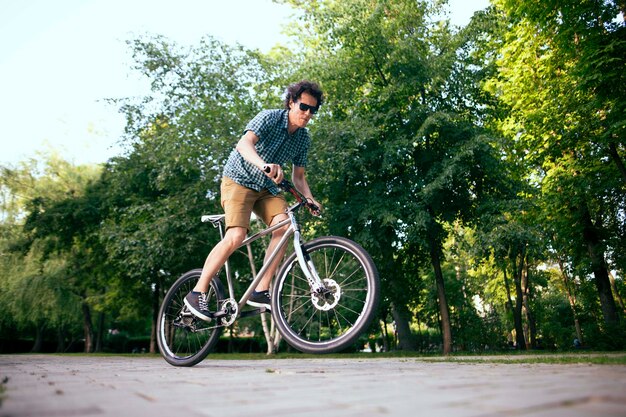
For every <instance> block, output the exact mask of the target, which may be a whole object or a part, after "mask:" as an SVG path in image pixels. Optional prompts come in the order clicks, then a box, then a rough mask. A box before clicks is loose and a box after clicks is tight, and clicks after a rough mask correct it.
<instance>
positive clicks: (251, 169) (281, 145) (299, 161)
mask: <svg viewBox="0 0 626 417" xmlns="http://www.w3.org/2000/svg"><path fill="white" fill-rule="evenodd" d="M287 126H288V111H287V110H286V109H285V110H263V111H262V112H260V113H259V114H257V115H256V116H255V117H254V119H252V120H251V121H250V122H249V123H248V125H247V126H246V128H245V130H244V133H245V132H247V131H249V130H250V131H252V132H254V133H255V134H256V135H257V136H258V138H259V141H258V142H257V143H256V145H255V148H256V151H257V153H258V154H259V156H260V157H261V158H263V160H264V161H265V163H267V164H278V165H281V166H283V165H284V164H286V163H288V162H292V163H293V165H296V166H299V167H306V164H307V155H308V151H309V145H310V143H311V138H310V136H309V132H308V131H307V130H306V129H303V128H302V129H298V130H296V131H295V132H294V134H293V135H290V134H289V133H288V131H287ZM224 176H225V177H228V178H230V179H232V180H233V181H235V182H236V183H238V184H240V185H243V186H244V187H248V188H251V189H253V190H256V191H262V190H263V189H268V190H269V191H270V192H271V193H272V194H274V195H276V194H278V193H279V192H280V190H279V188H278V187H277V186H276V184H274V182H273V181H272V180H270V179H269V177H268V176H267V175H265V174H264V173H263V172H262V171H261V170H260V169H259V168H257V167H256V166H254V165H252V164H251V163H249V162H248V161H246V160H245V159H243V157H242V156H241V154H240V153H239V151H237V149H233V151H232V152H231V153H230V156H229V157H228V160H227V161H226V165H225V166H224Z"/></svg>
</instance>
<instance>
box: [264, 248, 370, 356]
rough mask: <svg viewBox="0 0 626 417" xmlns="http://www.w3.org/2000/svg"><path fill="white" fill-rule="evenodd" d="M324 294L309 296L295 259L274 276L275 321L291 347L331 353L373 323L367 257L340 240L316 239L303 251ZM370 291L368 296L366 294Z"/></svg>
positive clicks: (358, 249) (289, 261)
mask: <svg viewBox="0 0 626 417" xmlns="http://www.w3.org/2000/svg"><path fill="white" fill-rule="evenodd" d="M304 249H305V250H306V252H307V254H308V255H309V257H310V259H311V261H312V262H313V265H315V267H316V270H317V271H318V273H319V274H320V279H321V280H322V283H323V284H324V285H325V290H326V291H322V292H319V293H315V294H312V293H311V291H312V290H311V288H309V284H308V281H306V280H305V278H304V275H305V274H304V273H303V272H302V270H301V269H300V264H299V263H298V262H297V260H296V259H295V255H292V256H291V258H289V259H288V260H287V261H286V262H285V264H284V266H283V268H282V269H281V270H280V271H279V275H278V281H279V282H278V285H277V286H276V287H275V288H276V291H275V300H276V302H277V306H278V308H277V309H276V314H277V316H276V317H275V319H276V320H277V321H276V323H277V325H278V328H279V330H280V331H281V333H282V334H283V336H284V338H285V340H287V341H288V342H289V343H290V344H292V345H293V346H294V347H296V348H298V349H300V350H302V351H305V352H330V351H335V350H339V349H341V348H342V347H347V346H348V345H349V344H350V343H352V342H353V341H354V340H356V338H357V337H358V336H359V334H360V333H361V332H362V331H363V330H364V329H365V327H366V326H367V325H368V324H369V322H370V321H371V319H372V316H373V314H374V312H375V306H376V304H377V302H378V296H377V294H376V292H377V291H378V289H377V286H378V275H377V273H376V269H375V266H373V264H372V263H371V259H370V258H369V256H368V255H367V254H366V253H365V252H364V251H363V249H362V248H360V247H359V246H358V245H356V244H354V242H351V241H349V240H347V239H344V238H338V237H328V238H320V239H316V240H314V241H312V242H311V243H310V244H307V245H305V248H304ZM370 292H373V293H374V294H373V295H370Z"/></svg>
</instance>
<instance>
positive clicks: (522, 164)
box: [0, 0, 626, 353]
mask: <svg viewBox="0 0 626 417" xmlns="http://www.w3.org/2000/svg"><path fill="white" fill-rule="evenodd" d="M69 3H72V4H75V5H80V8H78V9H76V10H82V11H83V12H84V11H85V10H86V9H87V10H90V11H91V12H92V13H93V16H94V17H98V16H99V17H104V16H110V15H111V14H113V16H111V17H110V18H108V19H100V20H98V19H95V20H94V22H95V21H97V22H105V24H106V23H107V22H114V21H117V20H121V21H124V19H125V18H128V15H132V13H130V10H127V11H128V12H129V13H127V14H125V13H124V12H125V9H124V7H131V8H132V6H122V5H119V7H117V6H116V7H114V8H113V11H112V10H111V8H106V7H104V8H103V5H102V3H100V2H69ZM69 3H68V4H69ZM209 3H210V2H209ZM234 3H236V2H234ZM244 3H245V2H244ZM254 3H255V4H257V3H256V2H254ZM260 3H261V4H262V6H261V7H268V8H269V7H278V8H277V9H275V10H280V11H281V13H284V14H281V15H280V18H281V19H284V20H285V24H284V26H283V27H282V29H283V30H284V32H285V33H284V36H285V38H284V39H285V40H284V42H283V43H276V44H273V45H272V46H271V47H267V46H266V45H264V46H261V45H260V44H259V45H252V46H244V45H242V44H239V43H238V41H235V42H232V41H229V40H224V39H220V38H218V37H215V36H212V35H211V34H210V29H209V28H206V34H205V35H203V36H201V37H199V38H197V39H193V40H191V41H190V40H186V41H185V42H183V43H179V42H176V41H174V40H172V39H170V38H168V37H167V36H166V35H164V34H162V33H150V32H148V33H141V34H133V35H132V36H128V37H126V38H125V39H124V41H123V42H122V43H123V44H124V45H125V48H126V51H128V61H127V63H126V64H125V65H122V66H121V67H120V66H116V65H111V63H110V62H108V61H107V62H102V63H101V65H100V66H101V67H103V68H105V69H106V71H107V73H111V74H113V73H115V72H118V71H123V72H124V73H125V74H126V75H127V77H128V78H129V83H130V84H131V85H133V86H135V87H136V88H137V90H135V91H134V92H133V93H131V94H128V93H127V92H124V90H116V88H117V87H116V86H117V84H116V83H113V84H111V83H110V79H109V78H108V77H106V75H105V76H102V75H100V76H97V77H88V76H87V77H85V78H79V79H77V80H79V81H80V82H77V83H73V82H72V80H70V81H67V80H65V81H63V80H64V79H63V77H61V74H64V73H65V72H67V73H74V72H73V71H72V69H73V66H72V65H71V64H70V61H68V60H67V59H66V56H64V54H63V53H61V52H62V51H63V49H62V48H61V47H60V46H59V44H55V43H52V44H51V47H50V48H49V49H48V50H46V51H44V52H45V53H43V52H42V54H41V56H34V57H33V56H24V54H23V53H22V52H20V50H17V49H11V47H12V45H14V44H13V42H7V40H6V39H11V38H7V37H3V38H4V39H5V40H4V41H3V47H4V45H9V49H8V52H9V53H7V54H3V55H4V57H3V61H2V62H1V64H2V67H1V68H2V77H1V78H2V86H3V90H5V88H4V87H7V88H6V90H7V91H11V92H13V93H14V95H11V96H10V97H17V98H15V99H14V100H9V99H5V98H3V106H6V108H3V111H2V113H3V117H7V115H8V118H7V119H5V120H4V121H3V133H2V135H3V140H2V143H3V149H6V152H5V151H4V150H3V158H2V167H1V172H0V175H1V176H0V202H1V209H0V210H1V211H0V220H1V222H2V223H1V229H0V233H1V235H0V311H1V312H2V314H1V316H0V351H2V352H12V351H24V350H26V351H28V350H32V351H60V352H63V351H76V350H82V351H86V352H94V351H116V352H127V351H133V350H135V351H141V350H144V349H145V350H146V351H151V352H153V351H155V349H156V344H155V339H154V332H155V323H156V314H157V311H158V306H159V304H160V301H161V299H162V297H163V294H164V292H165V291H166V290H167V288H168V286H169V285H170V284H171V283H172V282H173V281H174V280H175V279H176V278H177V277H178V276H179V275H180V274H181V273H183V272H184V271H186V270H188V269H191V268H194V267H198V266H199V265H201V264H202V262H203V260H204V257H205V256H206V253H207V252H208V250H209V249H210V248H211V247H212V246H213V245H214V244H215V241H216V235H217V233H216V232H215V231H214V230H210V228H209V227H206V226H205V227H203V226H202V225H201V224H200V223H199V218H200V215H202V214H206V213H219V212H220V211H221V208H220V205H219V199H218V198H217V190H218V189H219V186H218V184H219V180H220V172H221V166H222V163H223V161H224V159H225V157H226V156H227V155H228V153H229V152H230V150H231V149H232V147H233V145H234V143H235V142H236V140H237V139H238V137H239V135H240V134H241V131H242V128H243V127H244V126H245V123H246V122H247V120H249V119H250V118H251V117H252V116H254V115H255V114H256V112H258V111H259V110H260V109H263V108H267V107H280V106H281V99H282V97H281V95H282V92H283V89H284V87H285V86H286V85H287V84H289V83H291V82H293V81H296V80H299V79H302V78H310V79H313V80H316V81H318V82H319V83H320V84H321V85H322V87H323V89H324V90H325V92H326V95H327V101H326V103H325V105H324V106H323V108H322V110H321V111H320V113H319V115H318V116H317V117H316V119H315V121H314V122H312V123H311V125H310V131H311V134H312V136H313V138H314V142H313V143H314V145H313V148H312V150H311V152H310V165H309V167H308V172H309V182H310V183H311V184H312V188H313V192H314V195H315V196H316V197H317V198H318V199H320V200H321V202H322V203H323V205H324V207H325V208H326V211H325V213H324V217H323V219H322V220H316V219H314V218H308V219H306V226H305V231H306V233H307V235H308V236H309V237H312V236H315V235H321V234H337V235H342V236H347V237H350V238H352V239H354V240H356V241H357V242H359V243H360V244H361V245H363V246H364V247H365V248H366V249H367V250H368V251H369V252H370V254H371V255H372V256H373V258H374V260H375V263H376V264H377V266H378V269H379V272H380V276H381V280H382V283H383V301H382V303H381V306H380V310H379V312H378V320H376V321H375V323H374V325H373V326H372V328H371V329H370V331H369V332H368V334H365V335H364V336H363V338H362V339H361V340H360V341H359V343H358V345H355V347H354V350H361V349H364V348H366V347H367V348H368V349H372V350H379V351H380V350H384V351H390V350H405V351H406V350H416V351H422V352H443V353H450V352H453V351H471V352H483V351H500V350H507V349H518V350H527V349H553V350H564V349H571V348H574V347H575V346H574V345H576V347H577V348H589V349H600V350H615V349H623V348H624V346H625V344H626V325H625V324H624V313H625V312H626V308H625V306H624V301H623V298H622V294H624V291H625V289H624V282H623V273H624V270H625V267H626V258H625V254H626V250H625V249H626V248H625V246H626V239H625V232H626V230H625V229H626V222H625V215H626V213H625V208H626V201H625V197H626V169H625V167H624V162H623V159H624V154H625V152H626V149H625V145H624V144H625V143H626V141H625V131H626V123H625V115H626V111H625V108H624V103H625V93H626V91H625V90H626V82H625V81H626V80H624V77H625V75H624V74H626V72H625V71H624V70H625V69H626V68H625V67H626V62H625V57H624V54H623V50H624V46H626V36H625V33H626V28H625V24H624V8H625V6H624V4H623V2H619V1H617V2H616V1H606V2H598V1H590V0H585V1H582V2H581V1H571V0H570V1H566V2H556V1H545V2H541V3H537V2H534V1H531V0H522V1H511V0H494V1H493V2H492V3H491V4H489V5H488V4H485V5H484V6H485V7H484V8H482V7H481V8H478V10H477V11H476V13H475V14H473V16H472V17H471V19H470V20H469V21H467V22H466V23H463V24H453V23H451V21H450V19H449V16H450V6H449V5H448V4H447V3H446V2H445V1H424V2H421V1H407V0H389V1H374V0H352V1H331V0H327V1H308V2H299V1H283V2H277V3H268V2H260ZM130 4H133V3H132V2H131V3H130ZM150 4H151V5H150V6H148V5H145V7H164V5H163V3H158V2H157V3H154V4H152V3H150ZM192 4H193V3H192ZM251 4H252V3H249V4H247V5H250V6H251ZM239 5H240V6H242V3H239ZM35 6H41V7H43V3H38V4H37V3H35ZM35 6H33V7H35ZM45 7H53V6H50V5H47V6H45ZM59 7H67V5H65V6H59ZM169 7H172V6H171V5H170V6H169ZM70 9H71V8H70ZM70 9H66V10H70ZM33 10H34V9H32V8H31V9H29V8H26V9H23V10H21V11H20V13H22V14H24V15H27V16H30V15H29V13H30V12H32V11H33ZM71 10H74V9H71ZM166 10H167V9H166ZM285 10H288V12H285ZM229 13H230V15H231V16H233V15H234V16H238V13H240V14H241V15H242V16H250V14H246V13H245V7H241V9H240V10H233V11H231V12H229ZM146 14H148V15H149V14H150V13H149V12H148V10H146ZM35 15H37V16H39V18H40V19H41V22H44V23H45V22H48V24H49V21H47V20H46V15H45V14H37V13H35ZM170 15H171V19H172V20H174V19H176V18H177V17H178V18H179V19H178V20H179V21H180V20H182V21H184V18H185V17H187V18H189V19H192V17H191V16H194V17H196V18H197V16H198V15H199V16H201V17H202V16H203V15H206V16H207V18H208V16H210V15H211V16H214V17H213V18H215V15H216V14H215V13H214V14H210V13H204V14H203V13H199V11H197V10H196V11H194V10H193V7H191V8H189V9H186V13H185V14H184V17H183V18H180V17H179V15H177V14H176V13H174V12H171V13H170ZM4 16H5V17H4V19H8V17H7V16H10V14H9V15H4ZM69 16H70V17H71V16H74V14H71V13H70V14H69ZM125 16H126V17H125ZM253 16H254V15H253ZM217 17H218V20H219V14H217ZM116 19H117V20H116ZM64 22H67V20H63V21H61V22H59V23H58V25H59V27H65V26H64ZM81 22H83V23H84V24H89V21H87V22H84V21H83V20H81ZM270 22H271V23H270ZM44 23H42V24H44ZM131 23H132V21H131ZM237 23H238V25H237V33H241V32H243V33H253V34H254V36H253V37H252V39H258V38H260V37H261V35H257V33H258V34H263V33H265V31H266V26H268V27H270V28H271V30H275V29H276V27H275V26H276V23H274V22H273V21H269V20H268V22H266V21H265V20H264V19H263V17H262V14H261V12H259V14H258V15H257V16H256V19H252V21H249V20H247V19H241V21H238V22H237ZM91 24H95V23H91ZM111 24H113V23H111ZM14 26H19V25H14ZM3 28H4V29H3V30H8V29H6V28H9V29H10V28H11V24H10V22H9V24H7V23H6V22H5V23H4V24H3ZM267 30H270V29H267ZM44 33H48V32H44ZM52 39H54V38H52ZM59 42H62V39H59ZM15 44H19V40H18V39H16V40H15ZM13 47H14V46H13ZM85 48H86V49H88V48H89V45H88V44H87V45H85ZM261 48H263V49H261ZM86 49H85V50H86ZM71 54H72V56H75V55H76V56H81V51H80V50H76V49H75V50H72V52H71ZM26 58H28V59H26ZM86 60H88V59H87V58H86ZM17 63H20V64H17ZM52 64H54V65H52ZM46 69H54V70H55V71H60V72H59V73H58V76H57V77H56V78H57V79H58V80H59V81H60V82H58V83H55V82H54V78H52V79H50V78H45V79H46V83H45V84H46V85H45V86H42V85H41V84H39V83H38V80H39V79H40V78H43V77H39V76H38V74H40V73H41V72H42V71H43V72H45V71H46ZM33 71H35V72H33ZM79 72H81V73H82V74H85V73H88V72H89V71H87V70H85V71H79ZM22 73H23V74H26V75H29V74H30V77H28V79H29V81H22V82H17V80H18V79H20V78H19V77H18V74H20V75H21V74H22ZM111 78H113V77H111ZM87 85H102V86H103V90H102V93H101V94H102V95H101V97H100V102H99V103H98V106H97V109H95V108H94V109H92V110H93V112H94V113H93V115H92V116H91V117H98V116H96V114H98V113H97V112H99V111H102V107H101V106H103V105H106V106H107V108H108V109H111V108H113V109H115V112H116V118H117V119H115V120H116V121H110V120H112V119H108V117H110V116H108V113H107V116H106V117H104V116H103V119H102V120H100V119H98V120H96V121H95V122H93V123H91V122H90V123H87V125H88V126H87V127H88V129H83V130H80V132H82V133H79V134H78V135H77V133H76V131H74V130H71V129H69V128H68V129H69V130H70V131H71V133H70V134H69V135H71V136H72V137H74V138H76V137H78V138H79V139H78V141H76V142H74V144H73V145H72V150H70V152H69V153H65V154H64V151H67V149H63V148H61V149H60V150H59V149H55V146H54V141H52V145H51V146H50V147H47V146H43V147H41V152H39V153H36V154H34V155H23V153H20V151H19V149H20V148H19V145H20V144H23V143H25V142H27V141H28V140H35V141H36V142H35V143H38V141H39V140H40V137H38V135H41V133H37V132H46V131H48V130H50V129H51V128H52V127H54V125H55V124H56V122H54V121H50V120H49V119H48V118H46V117H45V116H40V113H39V111H41V109H40V108H39V107H38V106H39V103H40V102H41V101H43V100H44V98H45V97H49V96H50V95H51V96H54V97H56V98H57V99H58V102H59V103H61V102H62V99H63V97H65V96H66V95H67V94H68V91H74V90H78V91H80V90H81V89H82V88H83V87H82V86H87ZM37 86H39V88H38V87H37ZM48 86H49V87H50V88H51V89H48V88H46V87H48ZM84 88H86V87H84ZM44 91H48V92H51V94H50V95H45V94H43V92H44ZM120 91H121V92H120ZM126 91H128V90H126ZM54 106H55V104H54V102H49V103H47V107H46V108H45V111H46V112H47V113H54V110H53V109H54ZM89 107H90V106H85V109H83V110H86V111H87V114H90V115H91V114H92V113H91V112H90V109H89ZM5 110H6V111H5ZM74 116H75V115H74V114H73V113H72V114H68V116H67V118H68V119H67V120H73V118H74ZM120 120H121V126H122V127H121V128H119V129H118V128H117V127H116V126H119V123H120ZM109 121H110V123H109ZM65 123H66V121H64V120H61V124H65ZM67 125H68V126H69V122H68V123H67ZM34 127H37V129H43V130H37V129H35V130H33V128H34ZM15 132H29V133H28V137H29V139H25V137H24V136H23V134H21V133H15ZM81 135H82V136H81ZM110 136H113V137H115V141H114V144H111V143H108V141H107V140H103V141H104V142H105V143H106V146H105V147H104V148H98V140H99V139H98V138H100V139H102V138H104V137H107V138H108V137H110ZM84 143H91V144H92V145H93V146H95V147H96V149H98V151H97V152H96V153H97V154H98V155H97V156H90V157H87V155H85V154H86V153H88V152H87V151H86V150H85V149H87V148H81V147H82V146H85V145H84ZM76 144H80V145H78V146H77V148H74V146H75V145H76ZM16 145H17V146H18V147H16ZM112 145H113V146H112ZM12 149H13V150H15V149H18V151H11V150H12ZM81 149H82V150H81ZM103 149H104V150H103ZM10 152H14V154H11V153H10ZM73 153H74V154H73ZM81 155H82V156H83V157H86V158H85V159H81ZM89 159H91V160H89ZM257 250H262V248H257ZM245 264H246V263H245V262H244V261H243V259H242V260H241V261H240V262H239V263H238V264H237V268H238V271H240V276H241V277H242V279H241V281H240V284H241V285H242V286H243V285H246V283H247V281H246V278H245V277H246V272H245V268H246V265H245ZM248 276H249V275H248ZM260 327H261V324H260V321H259V320H258V319H256V320H245V321H242V322H241V323H239V324H238V325H237V326H236V327H233V328H231V329H229V332H227V335H228V337H226V338H225V340H224V341H223V343H222V344H221V345H220V347H219V349H221V350H224V351H235V350H236V351H264V350H266V349H267V344H266V343H265V341H264V333H263V331H262V330H261V328H260ZM574 341H576V344H574ZM279 349H281V350H286V349H288V348H287V347H286V346H284V345H283V346H280V347H279Z"/></svg>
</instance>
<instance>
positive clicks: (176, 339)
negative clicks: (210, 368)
mask: <svg viewBox="0 0 626 417" xmlns="http://www.w3.org/2000/svg"><path fill="white" fill-rule="evenodd" d="M201 272H202V270H201V269H193V270H191V271H189V272H186V273H185V274H183V275H182V276H181V277H180V278H178V280H177V281H176V282H175V283H174V285H172V287H171V288H170V290H169V291H168V292H167V294H166V295H165V298H164V299H163V304H162V305H161V310H160V311H159V322H158V327H157V343H158V345H159V351H160V352H161V355H162V356H163V358H164V359H165V360H166V361H167V362H168V363H169V364H171V365H174V366H193V365H195V364H197V363H198V362H200V361H202V360H203V359H204V358H205V357H206V356H207V355H208V354H209V352H210V351H211V349H212V348H213V347H214V346H215V344H216V343H217V342H218V340H219V337H220V334H221V332H222V327H216V322H215V321H214V320H213V321H210V322H206V321H203V320H201V319H199V318H197V317H196V316H194V315H193V314H191V312H190V311H189V310H188V309H187V306H186V305H185V303H184V299H185V296H186V295H187V294H188V293H189V291H191V290H192V289H193V287H194V286H195V285H196V282H198V279H199V278H200V273H201ZM223 298H224V289H223V287H222V283H221V282H220V280H219V278H217V277H215V278H213V280H211V285H210V286H209V292H208V295H207V305H208V306H209V310H211V311H218V310H219V306H220V302H221V300H222V299H223Z"/></svg>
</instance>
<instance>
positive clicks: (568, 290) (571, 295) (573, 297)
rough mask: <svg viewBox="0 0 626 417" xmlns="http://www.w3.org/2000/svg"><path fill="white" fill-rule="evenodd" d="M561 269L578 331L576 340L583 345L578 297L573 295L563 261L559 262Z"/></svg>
mask: <svg viewBox="0 0 626 417" xmlns="http://www.w3.org/2000/svg"><path fill="white" fill-rule="evenodd" d="M558 262H559V268H560V269H561V277H563V284H564V286H565V292H566V294H567V299H568V300H569V306H570V308H571V309H572V315H573V316H574V327H575V329H576V338H577V339H578V341H579V342H580V344H581V345H583V344H584V342H583V332H582V331H581V329H580V321H579V320H578V311H577V310H576V297H575V296H574V294H573V293H572V290H571V288H570V279H569V277H568V275H567V272H566V271H565V267H564V266H563V261H562V260H561V259H559V260H558Z"/></svg>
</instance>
